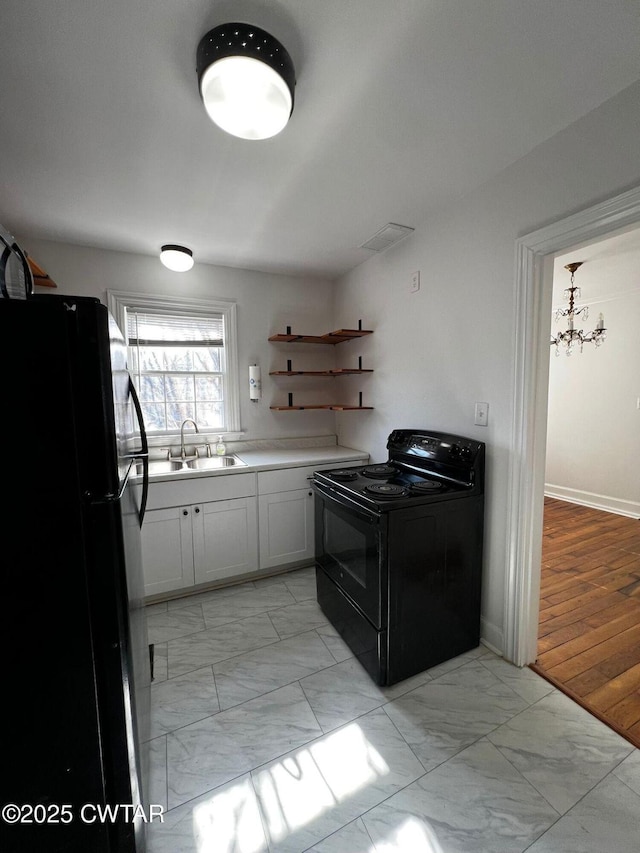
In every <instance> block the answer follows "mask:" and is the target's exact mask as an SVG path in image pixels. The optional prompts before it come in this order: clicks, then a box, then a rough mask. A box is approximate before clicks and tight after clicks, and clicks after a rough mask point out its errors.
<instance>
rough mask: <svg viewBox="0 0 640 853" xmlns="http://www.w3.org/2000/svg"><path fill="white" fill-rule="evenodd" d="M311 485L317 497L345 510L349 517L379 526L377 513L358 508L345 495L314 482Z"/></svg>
mask: <svg viewBox="0 0 640 853" xmlns="http://www.w3.org/2000/svg"><path fill="white" fill-rule="evenodd" d="M311 485H312V487H313V489H314V491H316V492H317V493H318V494H319V495H321V496H322V497H324V498H327V500H330V501H334V502H335V503H337V504H338V505H339V506H341V507H343V508H344V509H346V510H347V511H348V512H349V513H350V514H351V515H355V516H356V518H359V519H360V520H361V521H365V522H366V523H367V524H379V522H380V516H379V515H377V513H372V512H368V511H367V510H366V509H364V508H363V507H361V506H358V504H356V503H355V502H354V501H352V500H349V498H348V497H346V496H345V495H340V494H338V493H337V492H334V491H333V489H330V488H328V487H327V486H325V485H323V484H321V483H318V482H317V481H315V480H314V481H313V482H312V483H311Z"/></svg>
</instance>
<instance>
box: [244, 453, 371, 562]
mask: <svg viewBox="0 0 640 853" xmlns="http://www.w3.org/2000/svg"><path fill="white" fill-rule="evenodd" d="M366 459H367V457H364V458H363V459H359V460H355V461H350V462H346V463H344V462H343V463H340V467H341V468H350V467H351V466H353V465H361V464H363V463H364V462H366ZM319 467H321V468H331V467H335V465H332V464H331V463H328V464H325V465H321V466H318V465H313V466H311V465H309V466H302V467H300V468H278V469H276V470H273V471H260V472H259V473H258V529H259V534H260V568H261V569H273V568H276V567H278V566H286V565H288V564H291V563H303V562H310V561H312V560H313V556H314V550H315V549H314V545H315V543H314V526H315V525H314V503H313V491H312V489H311V480H312V479H313V472H314V471H316V470H318V468H319Z"/></svg>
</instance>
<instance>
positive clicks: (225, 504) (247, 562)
mask: <svg viewBox="0 0 640 853" xmlns="http://www.w3.org/2000/svg"><path fill="white" fill-rule="evenodd" d="M255 491H256V477H255V474H250V473H246V474H236V475H231V476H228V477H222V476H219V477H202V478H198V479H197V480H195V479H194V480H180V481H176V482H173V483H172V482H160V483H152V484H151V487H150V489H149V509H148V510H147V513H146V515H145V519H144V524H143V525H142V563H143V569H144V579H145V586H144V592H145V596H149V595H158V594H160V593H166V592H172V591H174V590H178V589H188V588H189V587H192V586H194V585H197V584H203V583H209V582H211V581H217V580H223V579H226V578H232V577H234V576H235V575H242V574H246V573H248V572H254V571H255V570H256V569H257V568H258V521H257V499H256V497H255ZM185 498H191V499H192V500H194V499H195V500H196V501H198V503H195V502H194V503H187V502H186V501H185ZM203 498H205V499H204V500H203ZM207 498H208V499H207ZM178 501H180V505H172V504H177V503H178Z"/></svg>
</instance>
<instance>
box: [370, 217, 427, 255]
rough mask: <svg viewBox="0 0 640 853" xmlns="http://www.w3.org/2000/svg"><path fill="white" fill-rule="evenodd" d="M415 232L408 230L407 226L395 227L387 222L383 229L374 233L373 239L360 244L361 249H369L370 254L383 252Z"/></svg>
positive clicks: (392, 223)
mask: <svg viewBox="0 0 640 853" xmlns="http://www.w3.org/2000/svg"><path fill="white" fill-rule="evenodd" d="M414 231H415V229H414V228H409V226H408V225H396V224H395V223H394V222H389V224H388V225H385V226H384V228H381V229H380V230H379V231H378V232H376V233H375V234H374V235H373V237H371V238H369V240H367V242H366V243H361V244H360V248H361V249H371V251H372V252H384V250H385V249H388V248H389V246H393V244H394V243H397V242H398V240H402V238H403V237H407V236H408V235H409V234H412V233H413V232H414Z"/></svg>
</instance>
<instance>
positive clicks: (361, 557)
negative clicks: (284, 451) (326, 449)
mask: <svg viewBox="0 0 640 853" xmlns="http://www.w3.org/2000/svg"><path fill="white" fill-rule="evenodd" d="M313 486H314V490H315V538H316V545H315V557H316V564H317V565H318V566H319V567H320V568H321V569H322V570H323V571H324V572H325V574H326V575H328V577H330V578H331V580H332V581H333V582H334V583H335V584H336V586H337V587H338V588H339V589H340V590H341V591H342V592H343V593H344V594H345V595H346V596H347V597H348V598H349V599H350V601H351V602H352V603H353V604H355V606H356V607H357V608H358V610H360V611H361V613H363V614H364V615H365V616H366V617H367V619H368V620H369V621H370V622H371V623H372V625H373V626H374V627H375V628H377V629H380V628H383V627H385V625H386V613H387V584H386V575H385V572H384V566H385V565H386V553H385V552H386V537H385V536H384V530H385V528H386V525H385V518H384V517H383V516H380V515H377V514H376V513H372V512H368V511H367V510H366V509H364V508H362V507H360V506H358V505H356V504H355V503H353V502H351V501H349V500H348V498H346V497H345V496H344V495H338V494H337V493H336V492H334V491H332V490H331V489H330V488H327V487H325V486H323V485H322V484H319V483H317V482H316V483H314V484H313Z"/></svg>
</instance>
